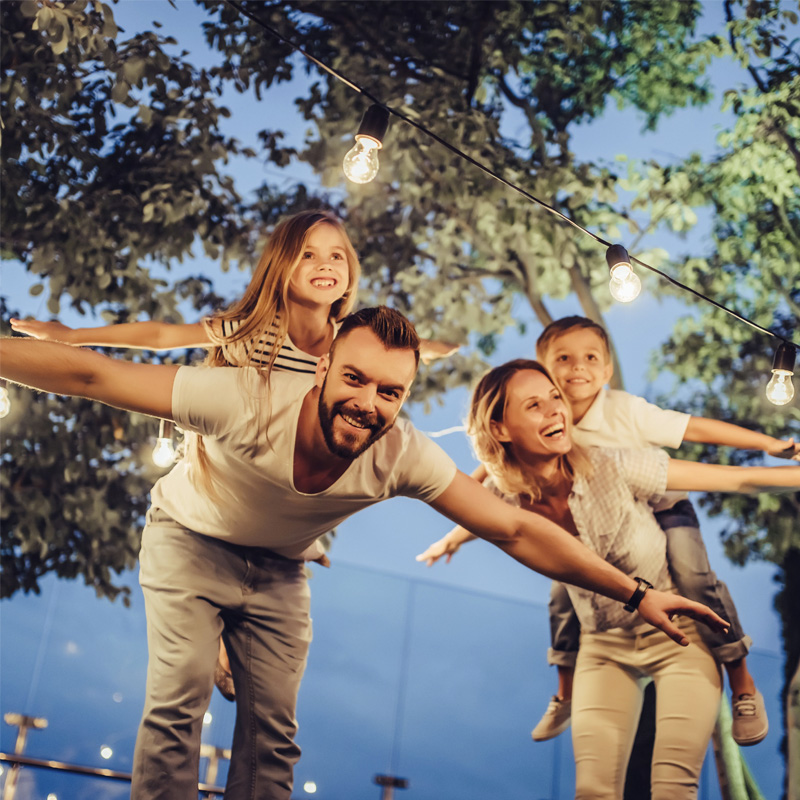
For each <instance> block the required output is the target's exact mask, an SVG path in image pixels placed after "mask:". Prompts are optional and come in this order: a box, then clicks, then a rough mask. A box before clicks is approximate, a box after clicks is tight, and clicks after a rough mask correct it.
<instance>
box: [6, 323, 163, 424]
mask: <svg viewBox="0 0 800 800" xmlns="http://www.w3.org/2000/svg"><path fill="white" fill-rule="evenodd" d="M177 371H178V366H177V365H173V364H163V365H155V364H134V363H132V362H130V361H122V360H117V359H114V358H108V357H106V356H103V355H100V353H95V352H93V351H91V350H82V349H80V348H75V347H69V346H68V345H65V344H57V343H56V342H37V341H35V340H32V339H21V338H13V339H0V377H3V378H5V379H6V380H9V381H12V382H14V383H19V384H22V385H23V386H29V387H31V388H33V389H39V390H41V391H43V392H53V393H54V394H65V395H70V396H72V397H87V398H89V399H91V400H99V401H100V402H101V403H106V404H107V405H110V406H115V407H117V408H124V409H126V410H127V411H139V412H141V413H143V414H151V415H152V416H154V417H161V418H162V419H172V385H173V383H174V381H175V373H176V372H177Z"/></svg>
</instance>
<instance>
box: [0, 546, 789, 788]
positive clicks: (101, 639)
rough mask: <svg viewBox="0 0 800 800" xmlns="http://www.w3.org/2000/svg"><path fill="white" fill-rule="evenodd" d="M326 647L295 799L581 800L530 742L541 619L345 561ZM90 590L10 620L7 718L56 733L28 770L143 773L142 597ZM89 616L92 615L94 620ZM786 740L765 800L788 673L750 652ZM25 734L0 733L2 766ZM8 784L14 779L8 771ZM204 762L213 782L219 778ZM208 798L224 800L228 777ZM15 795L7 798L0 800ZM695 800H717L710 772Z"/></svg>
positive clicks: (30, 602) (329, 610)
mask: <svg viewBox="0 0 800 800" xmlns="http://www.w3.org/2000/svg"><path fill="white" fill-rule="evenodd" d="M311 587H312V613H313V618H314V641H313V643H312V647H311V655H310V659H309V665H308V668H307V670H306V675H305V678H304V681H303V685H302V689H301V692H300V700H299V706H298V720H299V723H300V731H299V735H298V742H299V744H300V746H301V747H302V750H303V755H302V758H301V760H300V763H299V764H298V767H297V769H296V774H295V778H296V779H295V792H294V797H296V798H309V799H310V798H314V800H340V799H341V798H347V800H360V799H361V798H365V800H366V799H369V800H376V798H379V797H382V796H385V795H384V794H383V793H384V792H385V791H386V790H385V789H382V788H380V787H378V786H376V785H375V784H374V782H373V779H374V776H375V775H376V774H382V775H391V776H395V777H398V778H405V779H407V780H408V788H407V789H395V790H394V797H395V798H396V800H402V798H408V800H449V799H450V798H459V800H487V798H492V800H495V799H497V800H499V799H501V798H502V799H503V800H516V798H519V800H568V798H572V797H573V794H574V766H573V762H572V746H571V742H570V738H569V735H568V734H566V735H562V736H560V737H558V738H556V739H554V740H551V741H549V742H542V743H533V742H532V741H531V739H530V730H531V728H532V727H533V725H534V724H535V722H536V721H537V720H538V718H539V716H540V715H541V713H542V711H543V710H544V708H545V707H546V705H547V701H548V699H549V695H550V694H552V692H553V691H554V689H555V672H554V671H553V670H551V669H549V668H548V667H547V665H546V663H545V652H546V649H547V645H548V625H547V613H546V607H545V605H544V604H543V603H527V602H522V601H516V600H509V599H507V598H501V597H496V596H493V595H489V594H483V593H477V592H470V591H465V590H463V589H456V588H451V587H446V586H443V585H441V584H437V583H434V582H431V581H426V580H410V579H407V578H405V577H397V576H394V575H390V574H385V573H381V572H378V571H375V570H370V569H365V568H362V567H355V566H348V565H347V564H343V563H341V562H338V561H337V563H336V565H335V568H334V569H331V570H317V571H316V573H315V575H314V577H313V579H312V581H311ZM87 592H88V590H87V589H86V588H85V587H83V586H81V585H79V584H78V583H77V582H67V581H56V580H50V579H48V580H46V581H45V582H44V583H43V592H42V594H41V595H40V596H26V597H15V598H14V599H13V600H11V601H4V603H3V604H2V605H0V613H2V631H1V634H0V635H1V636H2V649H1V650H0V669H1V670H2V696H1V697H0V711H1V712H2V714H3V715H5V714H7V713H9V712H16V713H19V714H25V715H28V716H31V717H37V718H44V719H46V720H47V727H46V728H42V729H30V730H29V731H28V733H27V742H26V745H25V749H24V755H25V756H27V757H29V758H31V759H43V760H55V761H59V762H64V763H66V764H72V765H78V766H83V767H93V768H98V769H108V770H112V771H115V772H118V773H126V772H130V770H131V759H132V754H133V745H134V740H135V736H136V729H137V725H138V722H139V715H140V713H141V707H142V702H143V693H144V683H145V669H146V661H147V653H146V637H145V622H144V613H143V610H142V603H141V600H140V597H139V595H138V588H136V587H135V584H134V588H133V596H134V603H133V607H132V608H130V609H126V608H124V607H122V606H121V605H120V604H119V603H114V604H112V603H109V602H108V601H105V600H98V601H93V600H89V601H88V602H87ZM87 609H88V610H87ZM750 665H751V670H752V671H753V672H754V674H755V677H756V679H757V681H758V683H759V685H760V686H761V687H762V690H763V691H764V694H765V697H766V701H767V707H768V711H769V713H770V716H771V719H772V724H773V731H772V732H771V733H770V736H769V737H768V738H767V740H766V741H765V742H763V743H762V744H761V745H759V746H758V747H756V748H750V749H749V750H748V751H746V757H747V761H748V763H749V765H750V769H751V771H752V773H753V774H754V776H755V778H756V781H757V782H758V784H759V786H760V788H761V791H762V793H763V795H764V796H765V797H778V796H780V792H781V781H782V775H783V762H782V758H781V756H780V754H779V750H778V748H779V744H780V738H781V736H780V725H781V720H782V714H781V711H780V707H779V692H780V686H781V674H780V673H781V659H780V658H779V655H778V654H777V653H768V652H764V651H755V652H754V653H752V654H751V658H750ZM233 718H234V706H233V704H231V703H228V702H227V701H225V700H224V699H223V698H222V697H221V696H220V695H219V694H218V693H217V692H215V693H214V696H213V699H212V701H211V705H210V707H209V713H208V715H207V722H206V724H205V725H204V732H203V741H204V743H205V744H207V745H208V746H209V752H211V750H213V749H214V748H218V749H224V748H227V747H230V740H231V735H232V730H233ZM16 737H17V728H16V727H13V726H10V725H7V724H5V723H0V750H2V751H3V752H4V753H13V752H14V749H15V744H16ZM1 766H2V769H3V775H2V777H0V786H2V782H3V780H5V779H6V777H7V776H8V774H9V764H8V763H3V764H2V765H1ZM207 768H208V759H207V758H204V759H203V761H202V763H201V774H200V779H201V780H205V779H206V777H207V776H208V773H207ZM216 769H217V770H218V771H217V774H216V776H215V778H214V780H213V781H210V782H211V783H216V784H224V781H225V777H226V773H227V762H226V761H225V759H224V758H223V759H221V760H220V761H219V763H218V764H217V765H216ZM128 794H129V787H128V786H127V784H125V782H124V781H120V780H106V779H103V778H100V777H91V776H87V775H73V774H65V773H62V772H54V771H51V770H47V769H43V768H41V767H36V766H22V767H21V768H20V769H19V772H18V775H17V789H16V800H23V799H24V800H37V799H38V798H41V800H68V799H69V800H73V799H76V800H79V799H80V798H91V800H116V798H124V797H127V796H128ZM0 797H2V793H0ZM699 797H700V800H719V798H720V792H719V788H718V782H717V777H716V770H715V767H714V763H713V758H709V759H707V762H706V766H705V769H704V774H703V779H702V782H701V789H700V794H699Z"/></svg>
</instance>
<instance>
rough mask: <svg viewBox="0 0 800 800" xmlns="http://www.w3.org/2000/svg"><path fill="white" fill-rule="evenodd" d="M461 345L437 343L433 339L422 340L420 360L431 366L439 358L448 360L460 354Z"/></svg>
mask: <svg viewBox="0 0 800 800" xmlns="http://www.w3.org/2000/svg"><path fill="white" fill-rule="evenodd" d="M458 349H459V345H457V344H453V343H452V342H436V341H434V340H433V339H422V340H420V343H419V360H420V361H421V362H422V363H423V364H430V363H431V361H436V359H437V358H448V357H450V356H452V355H453V354H454V353H456V352H458Z"/></svg>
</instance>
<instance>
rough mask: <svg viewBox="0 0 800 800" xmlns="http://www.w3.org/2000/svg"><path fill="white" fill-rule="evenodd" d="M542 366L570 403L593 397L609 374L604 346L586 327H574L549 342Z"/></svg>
mask: <svg viewBox="0 0 800 800" xmlns="http://www.w3.org/2000/svg"><path fill="white" fill-rule="evenodd" d="M545 366H546V367H547V368H548V369H549V370H550V372H551V374H552V375H553V377H554V378H555V379H556V381H558V383H559V384H560V385H561V388H562V389H563V390H564V395H565V396H566V398H567V400H569V401H570V402H571V403H576V402H580V401H581V400H589V399H590V398H594V397H595V396H596V395H597V393H598V392H599V391H600V390H601V389H602V388H603V386H605V385H606V383H608V381H609V380H610V379H611V375H612V372H613V368H612V366H611V361H610V360H609V357H608V352H607V351H606V346H605V343H604V342H603V340H602V339H601V338H600V336H599V335H598V334H597V332H596V331H593V330H591V329H590V328H575V329H574V330H570V331H567V332H566V333H563V334H562V335H561V336H559V337H558V338H557V339H556V340H555V341H553V343H552V344H551V345H550V348H549V350H548V351H547V359H546V364H545Z"/></svg>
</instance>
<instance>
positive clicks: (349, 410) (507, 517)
mask: <svg viewBox="0 0 800 800" xmlns="http://www.w3.org/2000/svg"><path fill="white" fill-rule="evenodd" d="M418 361H419V339H418V337H417V335H416V332H415V331H414V329H413V326H412V325H411V324H410V323H409V322H408V321H407V320H406V319H405V318H404V317H403V316H402V315H401V314H398V313H397V312H395V311H392V310H390V309H387V308H383V307H381V308H374V309H364V310H362V311H359V312H358V313H356V314H354V315H352V316H351V317H349V318H348V319H346V320H345V321H344V323H343V324H342V327H341V329H340V331H339V335H338V336H337V338H336V340H335V341H334V344H333V347H332V348H331V352H330V354H329V355H328V356H326V357H323V358H322V359H321V360H320V363H319V366H318V369H317V374H316V376H315V378H314V379H313V383H312V381H311V380H310V379H309V378H308V377H304V376H302V375H291V374H288V373H281V374H277V373H275V374H272V375H271V376H270V377H269V378H268V379H267V378H266V377H264V376H263V375H262V374H261V373H259V372H257V371H255V370H251V369H244V370H243V369H227V368H221V367H215V368H202V367H199V368H197V367H175V366H155V365H143V364H132V363H130V362H124V361H115V360H113V359H108V358H105V357H103V356H100V355H98V354H96V353H92V352H88V351H83V350H74V349H72V348H70V347H65V346H62V345H57V344H52V343H47V342H37V341H31V340H23V339H13V340H4V341H2V342H0V365H2V366H1V368H0V373H2V376H3V377H5V378H7V379H9V380H12V381H16V382H17V383H22V384H25V385H28V386H32V387H34V388H38V389H42V390H44V391H49V392H57V393H60V394H70V395H78V396H83V397H90V398H93V399H96V400H100V401H101V402H104V403H108V404H109V405H114V406H118V407H120V408H124V409H128V410H131V411H139V412H142V413H146V414H152V415H154V416H159V417H162V418H167V419H174V420H175V421H176V422H177V423H178V425H180V426H181V427H182V428H184V429H185V430H187V431H192V432H194V433H197V434H200V436H201V442H202V446H200V447H197V446H195V447H192V448H190V454H189V457H188V458H187V459H185V460H184V461H183V462H181V463H179V464H178V465H177V466H176V467H175V468H174V469H173V470H172V472H170V473H169V474H168V475H167V476H165V477H164V478H162V479H161V480H160V481H159V482H158V483H157V484H156V486H155V487H154V488H153V492H152V507H151V509H150V511H149V512H148V524H147V526H146V527H145V530H144V533H143V536H142V550H141V555H140V562H141V571H140V582H141V585H142V589H143V592H144V596H145V607H146V613H147V621H148V648H149V652H150V660H149V665H148V677H147V690H146V701H145V709H144V715H143V719H142V724H141V727H140V730H139V736H138V739H137V744H136V754H135V759H134V779H133V787H132V796H133V797H134V798H136V799H137V800H142V799H143V798H147V799H148V800H151V799H152V798H163V799H164V800H166V798H169V800H178V799H179V798H181V799H182V798H187V799H188V798H190V797H191V798H194V797H196V790H197V766H198V760H199V746H200V731H201V725H202V718H203V713H204V711H205V709H206V707H207V705H208V701H209V697H210V694H211V690H212V684H211V674H212V671H213V665H214V661H215V659H216V653H217V639H218V637H219V634H220V631H221V630H222V629H223V626H224V636H225V640H226V645H227V647H228V651H229V653H230V655H231V666H232V669H233V674H234V681H235V684H236V701H237V720H236V727H235V731H234V742H233V748H232V749H233V755H232V759H231V767H230V772H229V777H228V784H227V788H226V797H227V798H228V800H232V799H233V798H254V797H258V798H259V800H262V799H263V800H286V798H289V796H290V794H291V787H292V770H293V766H294V763H295V762H296V761H297V759H298V758H299V755H300V753H299V749H298V748H297V746H296V745H295V744H294V734H295V730H296V725H295V719H294V709H295V701H296V696H297V690H298V688H299V684H300V679H301V677H302V673H303V669H304V667H305V659H306V653H307V648H308V642H309V639H310V624H309V617H308V589H307V586H306V582H305V575H304V570H303V567H302V558H303V557H304V554H306V555H307V554H308V550H309V548H311V547H313V544H314V542H315V541H316V538H317V537H318V536H319V535H320V534H322V533H324V532H325V531H328V530H330V529H331V528H332V527H334V526H336V525H337V524H339V523H340V522H341V521H342V520H344V519H345V518H347V517H348V516H350V515H351V514H353V513H354V512H355V511H357V510H359V509H361V508H364V507H366V506H369V505H371V504H373V503H376V502H378V501H380V500H383V499H386V498H388V497H393V496H396V495H406V496H410V497H416V498H418V499H421V500H424V501H425V502H427V503H429V504H430V505H431V506H432V507H433V508H435V509H436V510H437V511H440V512H441V513H442V514H444V515H446V516H447V517H449V518H450V519H452V520H454V521H455V522H457V523H458V524H460V525H462V526H464V527H466V528H468V529H469V530H471V531H474V532H475V533H476V534H477V535H478V536H481V537H483V538H485V539H487V540H489V541H491V542H492V543H494V544H496V545H497V546H498V547H500V548H501V549H503V550H505V551H506V552H507V553H509V555H511V556H513V557H514V558H516V559H518V560H519V561H521V562H522V563H523V564H526V565H527V566H528V567H530V568H531V569H535V570H537V571H539V572H542V573H544V574H546V575H549V576H551V577H553V578H556V579H558V580H561V581H565V582H567V583H573V584H576V585H579V586H583V587H586V588H589V589H592V590H593V591H597V592H600V593H603V594H606V595H608V596H609V597H612V598H614V599H617V600H620V601H621V602H626V601H629V602H630V601H632V603H633V605H638V610H639V613H640V615H641V616H642V618H643V619H644V620H646V621H647V622H650V623H651V624H654V625H656V626H658V627H659V628H661V629H663V630H664V631H666V632H667V633H668V634H669V635H670V636H672V638H674V639H675V640H676V641H678V642H680V643H682V644H685V643H686V641H685V639H684V638H683V635H682V633H681V632H680V631H679V629H678V628H677V627H675V626H674V625H673V624H672V623H671V621H670V616H671V615H673V614H676V613H681V614H689V615H691V616H693V617H695V618H697V619H700V620H701V621H705V622H707V623H708V624H711V625H713V626H715V627H724V621H723V620H721V619H720V618H719V617H717V616H716V615H715V614H713V613H712V612H710V611H708V610H707V609H706V608H705V607H704V606H702V605H700V604H698V603H692V602H690V601H685V600H683V599H682V598H680V597H677V596H675V595H669V594H664V593H661V592H656V591H652V590H651V591H649V592H648V591H646V590H645V589H644V588H643V583H642V582H640V581H638V580H634V579H633V578H630V577H627V576H626V575H624V574H623V573H621V572H619V571H618V570H616V569H615V568H613V567H611V566H609V565H608V564H606V563H605V562H604V561H603V560H602V559H600V558H599V557H597V556H595V555H594V554H593V553H591V552H590V551H589V550H588V549H586V548H585V547H583V545H581V544H580V543H579V542H578V541H577V540H576V539H575V538H573V537H572V536H571V535H569V534H567V533H566V532H565V531H564V530H562V529H561V528H559V527H558V526H557V525H555V524H553V523H551V522H549V521H548V520H546V519H545V518H543V517H540V516H538V515H535V514H531V513H529V512H526V511H522V510H520V509H516V508H514V507H512V506H510V505H507V504H506V503H504V502H503V501H502V500H500V499H499V498H496V497H494V496H493V495H492V494H491V493H490V492H489V491H488V490H484V489H483V488H482V487H480V486H479V485H478V484H477V483H476V482H475V481H474V480H472V479H471V478H469V477H468V476H466V475H464V474H463V473H461V472H458V471H457V470H456V467H455V464H454V463H453V462H452V460H451V459H450V458H449V457H448V456H447V455H446V454H445V453H444V452H443V451H442V450H441V448H439V447H438V446H437V445H435V444H434V443H433V442H431V441H430V440H428V439H427V438H426V437H424V436H423V435H422V434H420V433H419V432H418V431H416V430H415V429H414V427H413V426H412V425H411V424H410V423H408V422H405V421H399V422H398V421H397V415H398V413H399V411H400V408H401V407H402V404H403V402H404V400H405V399H406V397H407V396H408V392H409V389H410V386H411V383H412V380H413V378H414V375H415V373H416V369H417V364H418Z"/></svg>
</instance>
